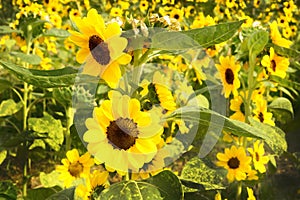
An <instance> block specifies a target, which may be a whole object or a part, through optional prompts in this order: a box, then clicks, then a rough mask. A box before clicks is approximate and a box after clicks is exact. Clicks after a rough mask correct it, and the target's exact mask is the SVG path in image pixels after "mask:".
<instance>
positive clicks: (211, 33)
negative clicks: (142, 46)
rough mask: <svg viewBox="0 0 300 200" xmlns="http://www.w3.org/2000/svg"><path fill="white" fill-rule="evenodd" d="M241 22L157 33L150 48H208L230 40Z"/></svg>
mask: <svg viewBox="0 0 300 200" xmlns="http://www.w3.org/2000/svg"><path fill="white" fill-rule="evenodd" d="M243 22H244V21H238V22H228V23H224V24H218V25H214V26H207V27H204V28H198V29H192V30H187V31H172V32H159V33H157V34H155V35H154V36H153V37H152V38H151V39H152V44H151V48H154V49H160V50H180V49H190V48H197V47H203V48H206V47H210V46H213V45H215V44H219V43H221V42H224V41H226V40H228V39H230V38H231V37H232V36H233V35H234V34H235V33H236V31H237V30H238V29H239V28H240V26H241V25H242V23H243Z"/></svg>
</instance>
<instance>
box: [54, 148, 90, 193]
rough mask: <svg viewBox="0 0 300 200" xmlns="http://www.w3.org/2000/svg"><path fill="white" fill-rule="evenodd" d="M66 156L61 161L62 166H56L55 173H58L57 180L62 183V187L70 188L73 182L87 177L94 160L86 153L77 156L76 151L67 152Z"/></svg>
mask: <svg viewBox="0 0 300 200" xmlns="http://www.w3.org/2000/svg"><path fill="white" fill-rule="evenodd" d="M66 156H67V158H64V159H62V160H61V162H62V164H63V165H58V166H56V171H58V172H60V175H59V179H61V180H63V181H64V185H65V186H66V187H70V186H71V184H72V182H73V181H74V180H76V179H78V178H81V177H87V176H89V174H90V168H91V166H92V165H93V164H94V160H93V158H91V157H90V154H89V153H88V152H87V153H85V154H84V155H82V156H79V153H78V151H77V149H72V150H70V151H68V152H67V153H66Z"/></svg>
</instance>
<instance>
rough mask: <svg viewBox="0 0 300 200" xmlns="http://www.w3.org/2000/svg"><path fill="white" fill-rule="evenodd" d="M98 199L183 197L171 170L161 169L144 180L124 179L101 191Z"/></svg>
mask: <svg viewBox="0 0 300 200" xmlns="http://www.w3.org/2000/svg"><path fill="white" fill-rule="evenodd" d="M99 199H101V200H102V199H116V200H117V199H124V200H125V199H149V200H150V199H165V200H176V199H183V192H182V186H181V183H180V181H179V179H178V177H177V176H176V175H175V174H173V173H172V172H171V171H162V172H160V173H159V174H157V175H155V176H153V177H150V178H149V179H146V180H145V181H133V180H131V181H124V182H120V183H116V184H113V185H112V186H110V187H109V188H107V189H105V190H103V191H102V193H101V194H100V197H99Z"/></svg>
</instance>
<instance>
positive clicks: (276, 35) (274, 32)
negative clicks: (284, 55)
mask: <svg viewBox="0 0 300 200" xmlns="http://www.w3.org/2000/svg"><path fill="white" fill-rule="evenodd" d="M270 36H271V39H272V42H273V43H274V44H276V45H278V46H281V47H286V48H289V47H290V46H291V45H292V43H293V42H292V41H290V40H287V39H285V38H283V37H282V36H281V34H280V32H279V30H278V25H277V22H276V21H273V22H272V23H271V24H270Z"/></svg>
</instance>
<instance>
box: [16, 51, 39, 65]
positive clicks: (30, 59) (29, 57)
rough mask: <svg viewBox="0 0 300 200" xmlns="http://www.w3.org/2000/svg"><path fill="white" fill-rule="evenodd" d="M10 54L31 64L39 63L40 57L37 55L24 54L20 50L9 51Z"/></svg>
mask: <svg viewBox="0 0 300 200" xmlns="http://www.w3.org/2000/svg"><path fill="white" fill-rule="evenodd" d="M10 54H11V55H12V56H15V57H18V58H20V59H21V60H22V61H23V62H26V63H29V64H31V65H38V64H40V63H41V61H42V59H41V58H40V57H39V56H38V55H34V54H29V55H27V54H25V53H22V52H10Z"/></svg>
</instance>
